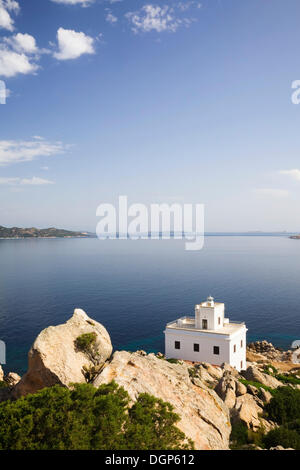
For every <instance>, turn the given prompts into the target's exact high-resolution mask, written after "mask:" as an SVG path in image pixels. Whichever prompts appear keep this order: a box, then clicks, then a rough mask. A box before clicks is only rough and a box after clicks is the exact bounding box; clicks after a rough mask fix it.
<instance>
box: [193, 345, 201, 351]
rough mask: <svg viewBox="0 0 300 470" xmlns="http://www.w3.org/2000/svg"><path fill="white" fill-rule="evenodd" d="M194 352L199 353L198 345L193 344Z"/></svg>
mask: <svg viewBox="0 0 300 470" xmlns="http://www.w3.org/2000/svg"><path fill="white" fill-rule="evenodd" d="M194 351H195V352H199V351H200V348H199V344H197V343H194Z"/></svg>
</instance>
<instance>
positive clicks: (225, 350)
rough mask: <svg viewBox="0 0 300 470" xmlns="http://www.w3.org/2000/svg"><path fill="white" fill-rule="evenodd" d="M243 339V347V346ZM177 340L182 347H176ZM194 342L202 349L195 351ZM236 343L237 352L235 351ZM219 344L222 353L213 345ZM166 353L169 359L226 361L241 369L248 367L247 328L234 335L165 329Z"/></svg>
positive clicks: (216, 363) (211, 362)
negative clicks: (215, 351) (215, 352)
mask: <svg viewBox="0 0 300 470" xmlns="http://www.w3.org/2000/svg"><path fill="white" fill-rule="evenodd" d="M241 340H243V347H242V348H241ZM175 341H180V349H175ZM194 343H197V344H199V346H200V351H199V352H195V351H194ZM234 345H236V352H234ZM214 346H219V348H220V354H219V355H216V354H214V352H213V347H214ZM165 354H166V357H167V359H170V358H174V359H183V360H186V361H193V362H209V363H210V364H214V365H221V364H223V363H224V362H226V363H227V364H230V365H232V366H234V367H236V369H237V370H241V361H243V368H245V367H246V329H245V330H244V329H241V331H239V332H237V333H236V334H235V335H233V336H232V337H231V336H229V335H220V334H213V333H202V332H193V331H188V330H180V329H177V330H175V329H173V330H172V329H169V328H167V329H166V331H165Z"/></svg>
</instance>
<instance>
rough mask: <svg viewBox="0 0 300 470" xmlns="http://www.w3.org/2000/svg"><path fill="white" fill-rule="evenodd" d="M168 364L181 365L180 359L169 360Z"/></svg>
mask: <svg viewBox="0 0 300 470" xmlns="http://www.w3.org/2000/svg"><path fill="white" fill-rule="evenodd" d="M167 361H168V362H170V364H179V360H178V359H173V358H171V359H167Z"/></svg>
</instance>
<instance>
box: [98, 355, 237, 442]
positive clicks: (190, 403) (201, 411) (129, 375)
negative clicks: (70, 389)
mask: <svg viewBox="0 0 300 470" xmlns="http://www.w3.org/2000/svg"><path fill="white" fill-rule="evenodd" d="M211 372H212V371H211ZM216 373H217V374H218V372H216ZM112 380H115V381H116V382H117V383H118V384H119V385H121V386H122V387H124V388H125V390H127V392H128V393H129V395H130V397H131V399H132V400H133V401H134V400H136V398H137V396H138V395H139V394H140V393H144V392H146V393H149V394H151V395H154V396H156V397H158V398H161V399H162V400H164V401H168V402H169V403H171V404H172V405H173V406H174V410H175V412H176V413H178V414H179V416H180V418H181V419H180V421H179V423H178V424H177V425H178V427H179V428H180V429H181V430H182V431H183V432H184V433H185V435H186V436H187V437H189V438H191V439H192V440H193V441H194V443H195V447H196V448H197V449H227V448H228V446H229V435H230V431H231V425H230V418H229V413H228V408H227V406H226V405H225V404H224V403H223V401H222V400H221V399H220V398H219V397H218V395H217V394H216V393H215V392H214V391H213V390H211V389H210V388H208V387H207V386H206V385H205V384H204V382H203V381H202V380H201V378H197V379H195V380H193V377H192V376H190V372H189V366H188V365H187V364H186V363H183V362H180V363H178V364H174V363H170V362H168V361H167V360H165V359H160V358H158V357H156V356H155V355H154V354H149V355H147V354H146V353H144V352H135V353H129V352H126V351H117V352H115V353H114V355H113V357H112V359H111V361H110V362H108V363H106V365H105V367H104V368H103V370H102V371H101V373H100V374H99V375H98V377H97V378H96V379H95V380H94V382H93V385H94V386H95V387H99V386H100V385H101V384H104V383H109V382H111V381H112Z"/></svg>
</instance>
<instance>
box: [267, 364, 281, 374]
mask: <svg viewBox="0 0 300 470" xmlns="http://www.w3.org/2000/svg"><path fill="white" fill-rule="evenodd" d="M269 369H271V370H272V372H270V370H269ZM264 373H265V374H268V375H275V374H277V373H278V370H277V369H276V367H274V366H273V365H272V364H266V365H265V366H264Z"/></svg>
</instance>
